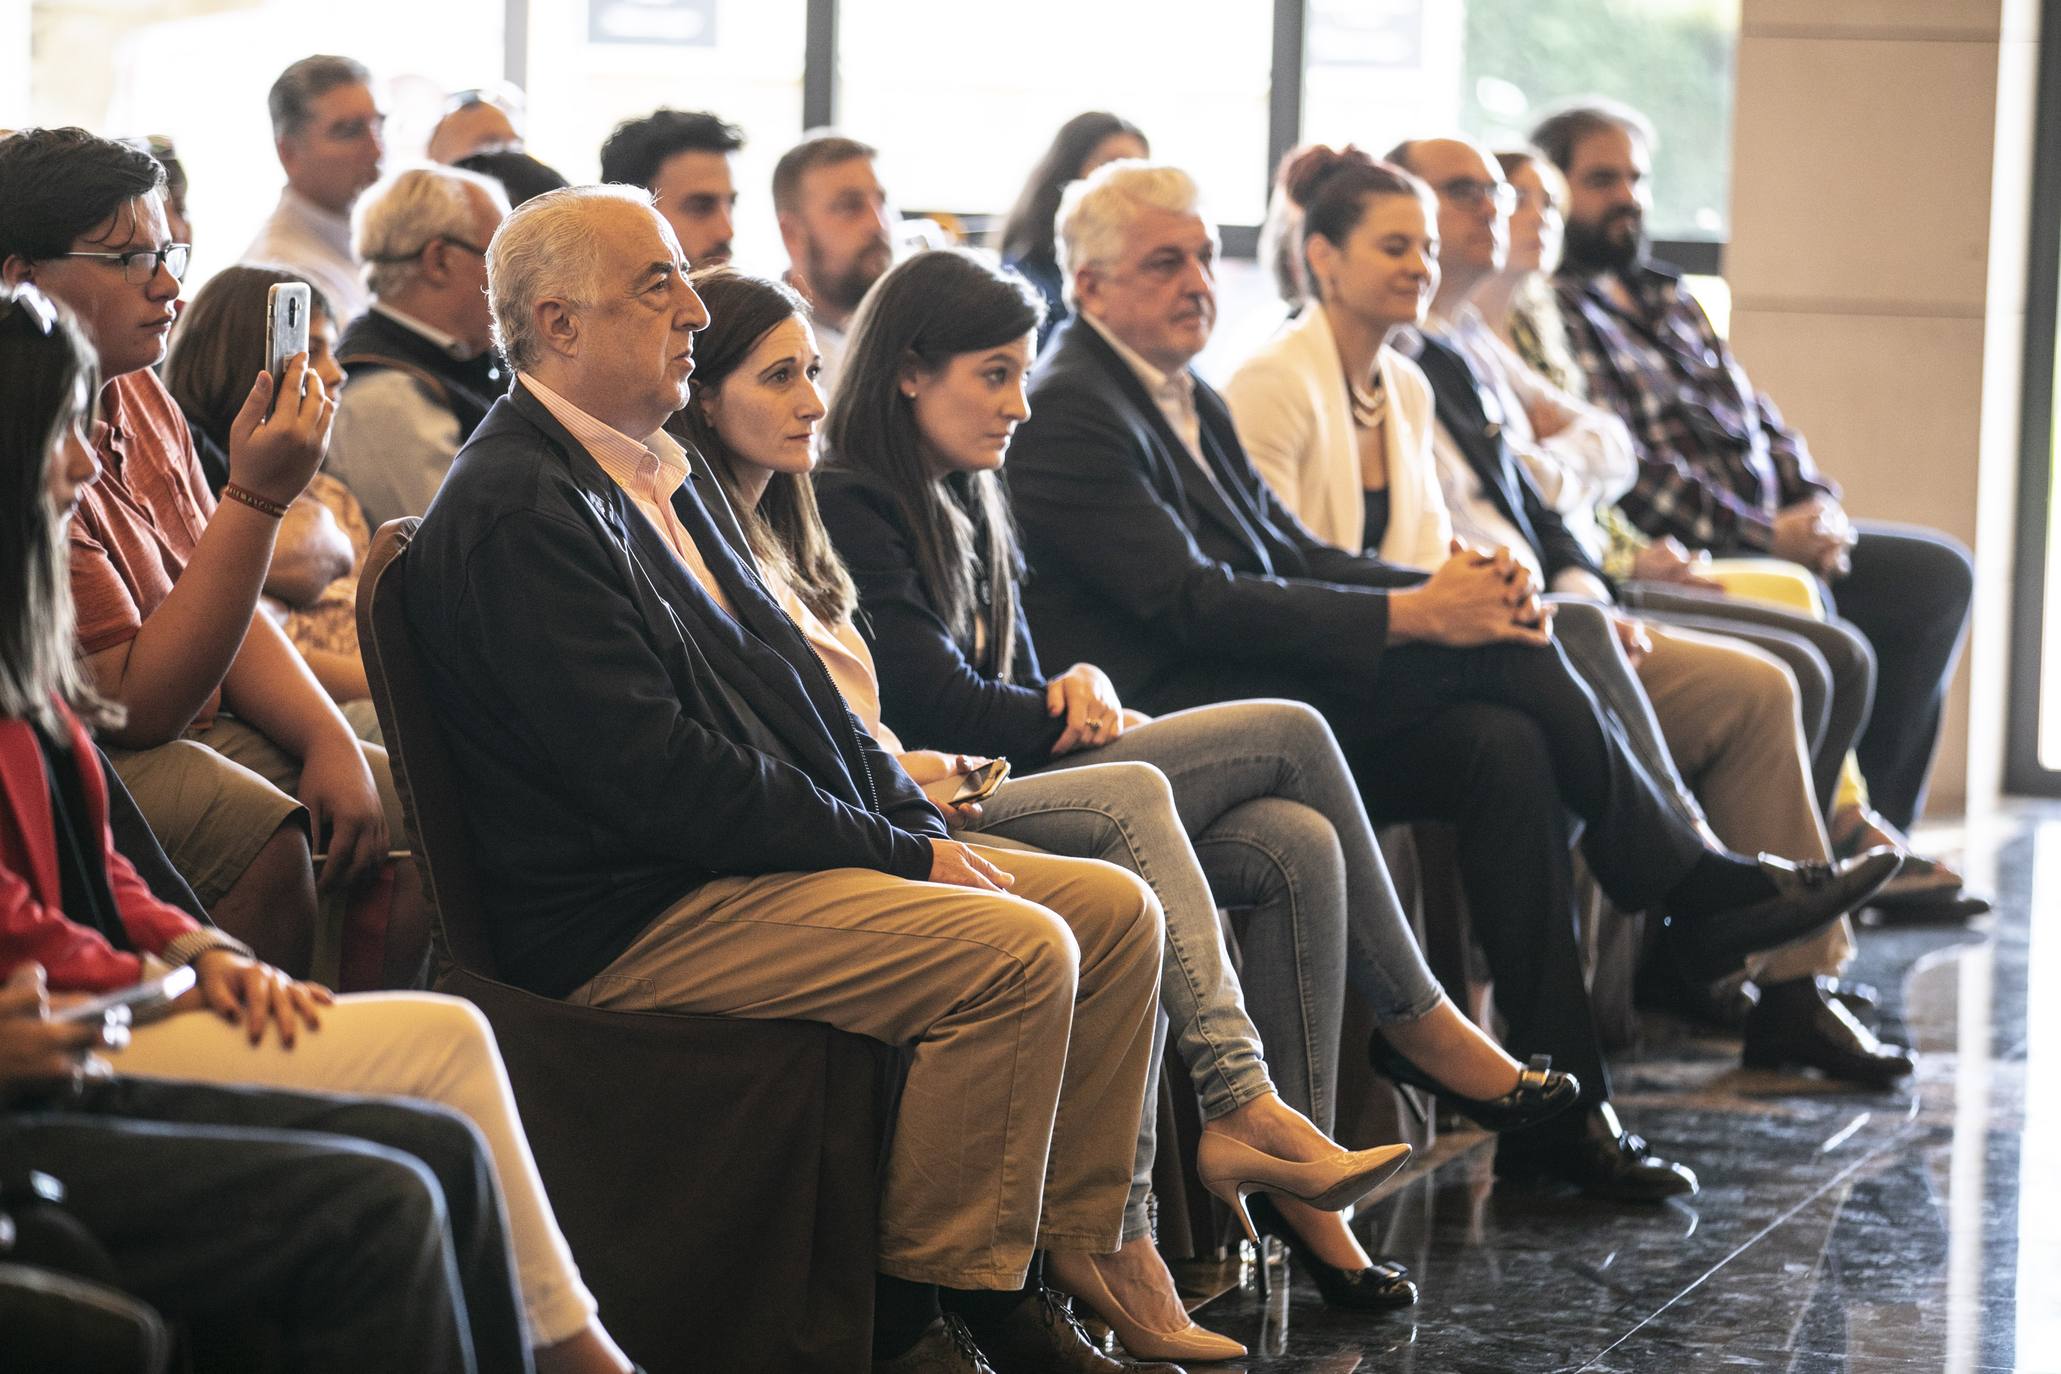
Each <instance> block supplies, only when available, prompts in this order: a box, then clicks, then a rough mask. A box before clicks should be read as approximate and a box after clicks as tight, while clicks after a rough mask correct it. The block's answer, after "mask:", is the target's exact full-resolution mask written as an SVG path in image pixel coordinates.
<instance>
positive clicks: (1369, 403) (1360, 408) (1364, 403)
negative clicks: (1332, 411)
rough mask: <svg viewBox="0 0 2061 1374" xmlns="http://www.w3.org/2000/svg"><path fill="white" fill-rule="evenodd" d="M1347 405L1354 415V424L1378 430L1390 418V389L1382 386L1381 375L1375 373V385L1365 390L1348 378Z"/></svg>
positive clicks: (1346, 388)
mask: <svg viewBox="0 0 2061 1374" xmlns="http://www.w3.org/2000/svg"><path fill="white" fill-rule="evenodd" d="M1345 395H1346V404H1347V405H1348V406H1349V407H1350V408H1351V410H1352V413H1353V423H1354V424H1355V425H1358V426H1359V427H1360V428H1361V429H1378V428H1380V426H1381V423H1382V421H1384V420H1386V419H1387V418H1388V388H1387V387H1386V386H1384V385H1382V381H1381V373H1380V372H1379V371H1378V370H1377V371H1376V372H1375V373H1374V385H1373V386H1372V387H1371V388H1363V387H1362V386H1361V385H1360V384H1359V383H1358V382H1356V381H1354V380H1353V379H1352V378H1350V377H1348V378H1346V379H1345Z"/></svg>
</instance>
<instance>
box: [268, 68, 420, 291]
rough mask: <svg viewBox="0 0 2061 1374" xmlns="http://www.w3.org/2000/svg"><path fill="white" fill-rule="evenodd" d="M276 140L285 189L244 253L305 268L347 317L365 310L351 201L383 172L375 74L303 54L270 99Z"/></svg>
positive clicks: (302, 270)
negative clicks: (353, 244) (354, 246)
mask: <svg viewBox="0 0 2061 1374" xmlns="http://www.w3.org/2000/svg"><path fill="white" fill-rule="evenodd" d="M266 103H267V105H268V106H269V107H270V109H271V113H272V146H273V148H274V149H275V150H276V151H277V152H278V154H279V165H280V166H282V167H284V168H285V169H286V189H285V190H284V191H282V192H281V193H280V196H279V206H278V208H277V209H275V210H274V211H273V212H272V217H271V218H270V219H268V220H266V221H265V225H264V227H263V228H262V229H260V230H259V231H258V236H257V237H256V238H255V239H253V240H251V245H250V247H249V248H246V249H245V250H244V252H243V261H245V262H251V263H273V264H277V265H278V266H281V267H291V268H293V269H294V270H295V271H296V272H300V273H303V274H304V275H306V276H307V277H308V279H309V280H311V281H313V282H314V283H315V285H317V286H319V287H321V288H322V294H323V295H324V296H326V297H327V298H328V299H329V303H330V305H331V306H332V307H334V309H335V310H336V314H337V322H338V323H339V324H348V323H349V322H350V321H351V320H354V319H356V318H357V317H358V316H359V315H360V314H361V313H363V311H364V309H365V304H366V294H365V284H364V282H363V281H362V280H360V276H359V270H358V259H357V258H356V256H355V255H354V254H353V253H352V252H351V206H352V205H353V204H355V203H356V202H357V199H358V197H359V196H361V195H363V194H364V193H365V191H366V189H367V188H368V187H370V186H371V185H372V183H374V182H375V181H378V180H379V167H380V162H381V160H382V159H383V158H384V157H385V156H386V145H385V142H384V134H385V128H386V116H385V115H384V114H382V113H381V112H380V109H379V104H378V102H377V101H375V100H374V99H373V96H372V74H371V73H370V72H368V71H367V70H366V69H365V67H364V64H362V63H359V62H354V61H352V60H351V59H350V58H348V57H330V56H326V55H324V56H316V57H304V58H302V59H301V60H300V61H298V62H296V63H294V64H293V65H292V66H290V67H288V68H287V69H286V70H285V71H283V72H281V73H280V74H279V79H278V80H277V81H274V82H273V83H272V90H271V93H270V95H269V96H268V97H267V100H266Z"/></svg>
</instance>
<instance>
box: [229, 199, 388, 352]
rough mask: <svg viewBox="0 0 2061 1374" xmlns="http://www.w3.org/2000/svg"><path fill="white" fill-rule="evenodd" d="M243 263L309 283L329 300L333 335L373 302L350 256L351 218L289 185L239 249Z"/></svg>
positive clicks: (360, 267) (362, 272) (362, 277)
mask: <svg viewBox="0 0 2061 1374" xmlns="http://www.w3.org/2000/svg"><path fill="white" fill-rule="evenodd" d="M243 261H245V262H248V263H270V264H272V265H274V266H277V267H288V268H291V269H293V270H294V271H296V272H298V273H300V274H301V275H302V276H304V277H306V278H307V279H308V280H309V281H311V282H313V283H314V284H315V285H316V286H317V287H319V288H320V289H321V291H322V294H323V295H324V296H327V297H328V298H329V304H330V307H331V308H332V309H333V310H334V311H335V312H336V327H337V330H338V332H341V331H342V330H343V328H344V326H345V325H348V324H349V323H350V322H351V321H352V320H355V319H357V318H358V316H360V315H362V314H364V313H365V307H366V306H368V305H370V304H371V302H372V298H371V296H370V294H369V293H368V292H367V291H366V289H365V272H364V268H363V265H362V264H360V263H359V261H358V259H357V255H356V254H354V253H352V252H351V221H350V217H349V216H347V215H339V214H335V213H333V212H331V211H329V210H325V209H323V208H322V207H321V206H319V205H317V204H316V203H315V202H314V201H312V200H309V199H308V198H307V197H306V196H304V195H302V194H301V193H300V192H298V191H296V190H294V189H293V188H292V187H291V186H289V187H287V188H286V189H285V190H284V191H282V192H280V193H279V205H278V208H277V209H275V210H273V211H272V217H271V218H270V219H268V220H266V221H265V225H264V227H263V228H262V229H260V230H258V236H257V237H256V238H254V239H252V240H251V245H250V247H248V248H246V249H244V250H243Z"/></svg>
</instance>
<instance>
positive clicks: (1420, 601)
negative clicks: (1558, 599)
mask: <svg viewBox="0 0 2061 1374" xmlns="http://www.w3.org/2000/svg"><path fill="white" fill-rule="evenodd" d="M1389 617H1390V625H1391V628H1392V630H1396V631H1400V634H1399V636H1398V637H1400V638H1406V639H1416V640H1421V641H1423V642H1425V643H1429V644H1442V645H1445V646H1447V647H1448V648H1456V649H1465V648H1472V647H1475V646H1477V645H1482V644H1533V645H1544V644H1547V643H1549V642H1551V640H1552V638H1553V608H1552V607H1551V606H1548V605H1547V604H1546V603H1545V602H1544V601H1542V600H1540V596H1539V584H1538V581H1537V579H1536V578H1534V577H1533V576H1532V574H1531V569H1529V568H1527V567H1526V566H1525V565H1524V564H1523V563H1520V562H1519V561H1518V560H1517V558H1516V556H1515V555H1513V554H1512V553H1511V552H1510V550H1509V549H1507V548H1495V549H1484V548H1480V547H1477V546H1475V545H1472V544H1467V543H1463V542H1462V541H1460V540H1458V539H1455V540H1453V541H1452V542H1451V544H1450V545H1449V546H1448V556H1447V558H1446V561H1445V562H1443V563H1441V564H1439V565H1438V568H1437V570H1436V571H1434V572H1433V573H1432V574H1431V577H1430V578H1429V579H1428V580H1427V581H1425V582H1424V583H1423V584H1422V585H1420V586H1418V587H1414V588H1412V589H1411V590H1409V591H1407V592H1401V593H1398V594H1396V595H1395V596H1394V597H1392V598H1391V599H1390V609H1389Z"/></svg>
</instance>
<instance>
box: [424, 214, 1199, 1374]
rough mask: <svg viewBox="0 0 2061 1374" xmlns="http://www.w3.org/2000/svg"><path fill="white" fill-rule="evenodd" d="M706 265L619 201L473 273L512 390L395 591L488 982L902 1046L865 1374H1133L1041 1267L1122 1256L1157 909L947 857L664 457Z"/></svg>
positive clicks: (1115, 878)
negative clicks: (1048, 1286) (1049, 1284)
mask: <svg viewBox="0 0 2061 1374" xmlns="http://www.w3.org/2000/svg"><path fill="white" fill-rule="evenodd" d="M686 267H687V264H686V263H685V262H684V261H683V260H682V257H681V253H680V245H679V241H678V239H677V238H675V236H674V234H673V231H672V228H671V227H670V226H669V225H668V224H667V222H666V221H665V219H664V218H663V217H662V216H661V215H660V214H659V212H658V211H657V209H656V208H654V207H653V205H652V203H651V198H650V196H649V194H648V193H645V192H643V191H638V190H633V189H632V188H630V187H626V186H585V187H570V188H567V189H565V190H559V191H553V192H550V193H548V194H546V195H542V196H539V197H537V198H536V199H535V200H532V201H529V202H526V203H525V204H524V205H523V206H522V207H521V208H519V209H517V210H516V211H515V212H514V213H513V214H511V215H510V216H509V217H508V219H507V220H506V221H505V222H504V223H503V224H502V226H501V229H500V231H499V232H498V233H497V234H495V236H494V240H493V243H492V245H491V247H490V249H489V254H488V261H487V271H488V279H489V281H490V283H491V298H492V302H493V312H494V329H495V333H496V337H497V339H498V340H499V342H500V346H501V351H502V353H503V355H504V356H505V357H506V358H507V360H508V363H509V365H510V366H511V367H512V368H514V369H515V373H516V380H515V385H514V388H513V390H511V392H510V393H509V394H508V395H507V396H505V397H503V398H502V399H501V400H499V401H497V402H495V404H494V408H493V410H492V411H491V412H490V413H489V414H488V416H487V419H486V422H485V423H484V424H482V425H481V426H480V428H479V430H478V432H477V433H475V434H474V435H473V436H472V438H471V440H470V441H469V442H468V443H467V444H466V446H465V448H464V449H463V450H462V451H460V453H459V455H458V459H457V462H456V463H454V464H453V465H452V468H451V472H450V476H449V477H448V478H447V479H446V481H445V483H444V488H443V490H442V491H441V492H440V493H439V494H438V496H437V499H436V501H435V503H434V504H433V505H432V506H431V507H430V511H429V514H428V516H427V517H425V518H424V520H423V522H422V525H421V528H420V531H419V532H418V533H417V535H416V537H415V540H414V543H413V545H412V547H411V548H410V549H409V551H408V554H407V559H406V562H405V564H404V565H403V567H404V570H405V571H404V576H405V578H406V585H407V593H408V620H409V628H410V631H411V633H412V636H413V638H414V640H415V644H416V649H417V652H418V653H419V654H420V655H421V659H422V666H423V672H424V679H425V685H426V687H427V689H428V693H429V696H430V699H431V702H432V704H433V706H434V708H435V710H436V712H437V715H438V716H439V717H440V719H441V721H442V725H443V728H444V731H445V734H446V736H447V738H448V740H449V742H450V754H451V763H452V767H453V769H454V771H455V774H456V778H457V781H458V784H459V789H460V795H462V796H464V797H465V798H466V800H467V810H468V813H469V814H468V817H467V819H468V820H469V822H470V825H469V827H468V828H469V831H470V833H471V835H472V837H473V842H474V843H475V845H477V846H478V849H479V855H478V857H479V860H480V863H479V870H480V873H481V877H482V881H483V884H484V886H485V891H484V892H483V894H482V895H483V897H484V898H485V902H484V906H485V909H486V910H487V911H489V912H491V913H492V915H493V925H494V928H493V930H492V931H491V935H492V937H493V939H494V943H495V949H496V953H497V954H498V955H499V957H500V960H501V965H502V969H503V971H504V973H505V975H506V976H507V977H508V978H510V979H511V980H512V981H514V982H516V983H517V984H519V985H521V986H523V987H526V988H528V989H530V990H531V991H533V992H537V993H540V994H543V995H545V996H551V997H565V998H569V999H571V1000H572V1001H574V1002H577V1003H581V1004H586V1005H592V1006H605V1007H626V1008H634V1009H639V1010H651V1011H660V1010H664V1011H682V1012H698V1013H707V1014H714V1015H723V1016H741V1017H753V1018H759V1017H779V1018H800V1019H805V1020H817V1021H824V1022H827V1023H829V1024H831V1025H834V1026H837V1027H839V1028H841V1029H844V1030H847V1031H852V1032H855V1033H857V1034H861V1035H869V1036H872V1037H874V1038H876V1039H879V1040H882V1041H885V1042H887V1043H889V1044H893V1045H898V1046H903V1047H906V1048H908V1049H909V1050H910V1051H911V1053H912V1057H911V1060H910V1069H909V1074H908V1079H907V1084H906V1087H905V1088H904V1090H903V1093H902V1096H901V1101H900V1106H899V1108H898V1110H897V1119H896V1126H895V1134H894V1142H893V1144H892V1146H891V1147H890V1149H889V1157H888V1161H887V1168H886V1173H885V1179H884V1182H883V1184H882V1191H881V1198H880V1249H879V1260H878V1263H879V1269H880V1272H879V1276H878V1279H877V1282H876V1288H875V1292H876V1299H875V1303H876V1314H875V1323H874V1328H875V1336H874V1340H875V1347H874V1354H875V1364H874V1368H875V1370H876V1371H879V1372H880V1374H983V1372H984V1371H989V1370H990V1366H989V1365H988V1364H987V1363H986V1362H985V1361H984V1360H983V1359H982V1357H981V1355H980V1354H979V1351H980V1350H985V1351H986V1352H987V1354H988V1356H989V1357H991V1358H992V1359H993V1360H994V1365H993V1366H992V1368H993V1369H994V1370H999V1371H1001V1372H1002V1374H1018V1372H1021V1374H1032V1372H1033V1371H1036V1372H1037V1374H1045V1372H1046V1371H1052V1372H1053V1374H1121V1370H1122V1369H1123V1368H1124V1366H1121V1365H1118V1364H1117V1363H1116V1362H1115V1361H1112V1360H1110V1359H1108V1358H1107V1357H1106V1356H1104V1355H1102V1354H1101V1353H1100V1352H1099V1351H1097V1350H1095V1349H1094V1347H1093V1346H1092V1345H1091V1344H1090V1343H1089V1342H1088V1340H1087V1339H1086V1337H1085V1336H1084V1335H1083V1334H1082V1332H1081V1331H1080V1328H1079V1327H1078V1325H1077V1324H1075V1323H1074V1321H1073V1319H1072V1317H1071V1315H1070V1313H1069V1312H1068V1311H1067V1309H1066V1308H1065V1307H1064V1306H1063V1305H1061V1304H1060V1303H1059V1302H1058V1301H1057V1300H1056V1299H1054V1298H1053V1297H1051V1295H1050V1294H1048V1293H1047V1292H1046V1291H1045V1290H1044V1289H1043V1287H1042V1285H1041V1284H1040V1283H1039V1281H1038V1280H1037V1279H1036V1277H1035V1273H1036V1267H1035V1265H1034V1263H1033V1259H1034V1255H1035V1253H1036V1252H1037V1251H1038V1250H1039V1249H1041V1248H1045V1249H1059V1250H1079V1251H1089V1252H1102V1253H1108V1252H1112V1251H1114V1250H1115V1249H1116V1248H1117V1244H1118V1237H1119V1233H1120V1231H1121V1230H1122V1222H1123V1209H1124V1202H1125V1197H1126V1193H1127V1191H1128V1187H1129V1181H1130V1172H1131V1170H1130V1165H1131V1155H1132V1149H1133V1145H1134V1143H1135V1137H1136V1134H1137V1127H1138V1119H1139V1113H1140V1110H1141V1108H1142V1106H1143V1102H1144V1090H1145V1078H1146V1069H1147V1066H1148V1061H1149V1058H1150V1054H1151V1045H1152V1038H1153V1036H1152V1032H1153V1020H1154V1017H1155V1016H1156V1015H1157V1014H1158V973H1159V966H1160V952H1161V951H1160V941H1161V926H1162V916H1161V912H1160V909H1159V906H1158V903H1157V901H1156V900H1155V899H1154V897H1153V896H1152V893H1151V890H1150V889H1149V888H1147V887H1145V886H1144V885H1143V884H1142V883H1141V882H1139V881H1138V880H1136V879H1134V878H1133V877H1132V876H1131V875H1130V874H1129V873H1127V872H1124V871H1122V870H1120V869H1117V868H1113V867H1111V866H1109V865H1107V864H1101V863H1096V862H1093V861H1090V860H1081V859H1060V858H1055V857H1051V856H1048V855H1042V854H1024V853H1018V852H1013V851H1012V852H1004V851H1001V850H994V849H987V848H982V847H979V846H975V845H969V844H964V843H961V842H959V841H957V840H954V839H953V838H951V836H950V835H949V834H948V833H947V831H946V828H945V825H944V821H943V817H942V816H941V815H940V814H939V812H938V811H937V809H936V808H935V807H933V806H932V805H931V804H930V802H929V801H928V800H927V799H926V798H925V797H924V795H923V792H922V790H921V789H920V788H918V787H917V786H916V784H915V783H913V782H911V781H910V779H909V777H908V775H907V774H906V773H904V772H903V771H902V769H901V767H900V765H899V764H897V763H896V761H895V758H894V756H893V755H892V754H889V753H886V752H884V751H883V750H881V749H880V748H879V747H878V746H877V745H876V744H875V743H874V742H873V740H872V738H871V737H870V736H869V735H867V734H866V732H865V731H864V730H862V729H860V728H859V727H858V725H857V722H856V721H855V720H854V719H853V717H852V714H851V712H850V710H849V709H847V708H846V706H845V703H844V700H843V698H842V697H840V696H839V695H838V692H837V688H836V687H835V686H834V685H833V684H832V682H831V680H830V678H829V676H828V675H827V674H826V673H824V671H823V668H822V664H821V662H820V660H818V659H817V658H816V657H815V654H814V651H813V650H811V649H810V648H809V646H808V643H807V641H806V640H805V639H803V637H802V635H801V632H800V630H799V629H798V628H797V627H796V625H795V624H794V622H793V621H791V620H789V619H788V618H787V616H786V614H785V613H784V612H783V611H782V610H781V608H780V605H779V603H778V602H777V601H775V600H774V599H773V597H772V595H771V594H770V593H769V592H768V591H767V590H766V584H765V582H764V581H763V580H761V578H760V576H759V574H758V572H757V571H756V569H755V568H754V566H753V563H752V558H751V554H750V552H749V550H748V546H747V545H746V544H745V542H744V538H743V535H742V534H741V533H740V532H739V529H738V526H737V523H736V520H735V518H734V517H733V515H732V513H731V511H730V509H729V507H728V505H727V504H726V503H725V501H724V499H723V496H722V488H721V487H720V485H718V484H717V483H715V482H713V481H710V480H708V479H707V478H706V477H704V476H703V475H701V474H700V473H699V471H698V468H699V465H700V463H701V459H700V457H699V455H695V454H689V453H687V452H685V451H684V450H682V449H681V448H680V446H679V445H678V444H677V443H675V442H674V441H673V440H672V439H671V438H670V436H668V435H667V434H666V433H665V432H664V430H663V428H662V426H663V424H664V422H665V420H666V418H667V417H668V416H670V415H671V414H672V413H673V412H675V411H676V410H678V409H680V408H681V407H682V406H683V405H685V404H686V402H687V397H688V379H689V377H690V375H691V374H692V372H693V370H694V334H695V331H697V330H699V329H700V328H702V326H704V325H705V324H707V322H708V315H707V312H706V311H705V310H704V309H703V308H702V304H701V300H700V298H699V297H697V296H696V295H695V293H694V291H693V289H692V288H691V287H690V286H689V285H688V283H687V279H686V276H685V271H686ZM653 1086H654V1088H655V1089H661V1090H662V1088H663V1086H664V1085H653ZM712 1105H716V1104H712ZM801 1182H806V1180H801ZM941 1308H942V1312H941ZM943 1313H949V1314H950V1315H949V1317H947V1316H945V1315H943ZM962 1321H963V1322H964V1325H963V1326H960V1325H957V1323H960V1322H962ZM969 1330H970V1331H971V1333H972V1334H971V1335H970V1336H969V1335H968V1331H969ZM976 1341H977V1342H978V1345H977V1346H976ZM777 1354H778V1352H769V1355H772V1356H774V1358H771V1359H769V1360H768V1362H767V1363H768V1367H771V1366H772V1365H774V1364H777V1363H779V1361H778V1358H777ZM1153 1368H1156V1369H1158V1370H1160V1371H1161V1374H1167V1371H1169V1370H1171V1368H1172V1367H1171V1366H1164V1365H1161V1366H1154V1367H1153Z"/></svg>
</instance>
